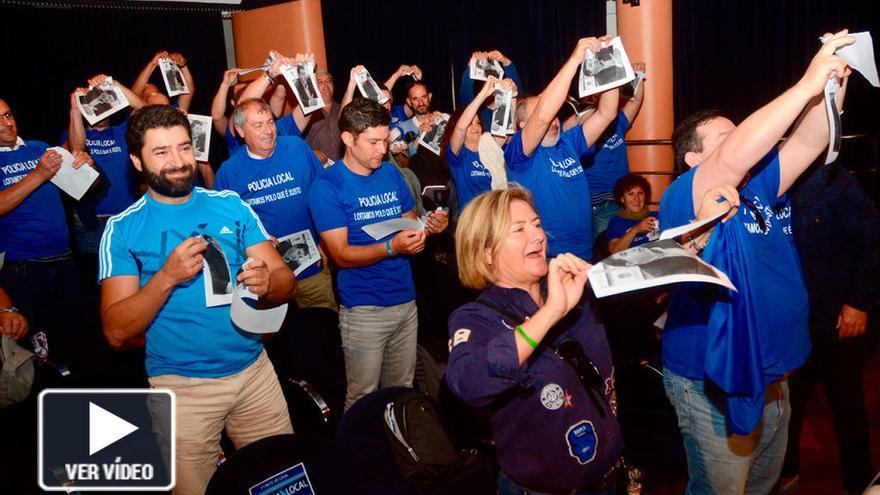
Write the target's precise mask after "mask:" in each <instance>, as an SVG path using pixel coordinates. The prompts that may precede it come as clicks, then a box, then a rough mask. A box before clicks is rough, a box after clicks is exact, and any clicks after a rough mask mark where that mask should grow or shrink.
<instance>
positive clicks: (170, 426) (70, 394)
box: [37, 389, 175, 492]
mask: <svg viewBox="0 0 880 495" xmlns="http://www.w3.org/2000/svg"><path fill="white" fill-rule="evenodd" d="M37 411H38V415H39V420H38V421H39V423H38V424H39V428H38V430H37V442H38V446H37V453H38V457H37V463H38V467H37V472H38V480H37V481H38V483H39V485H40V487H41V488H43V489H44V490H48V491H70V490H83V491H88V490H103V491H119V492H122V491H132V490H135V491H142V490H169V489H171V488H172V487H173V486H174V474H175V473H174V441H173V439H174V437H175V424H174V423H175V421H174V394H173V393H172V392H171V391H169V390H157V389H46V390H44V391H43V392H41V393H40V395H39V397H38V400H37Z"/></svg>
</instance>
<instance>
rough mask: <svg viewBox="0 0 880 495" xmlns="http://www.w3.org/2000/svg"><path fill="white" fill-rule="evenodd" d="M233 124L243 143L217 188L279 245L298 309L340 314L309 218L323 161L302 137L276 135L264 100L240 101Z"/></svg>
mask: <svg viewBox="0 0 880 495" xmlns="http://www.w3.org/2000/svg"><path fill="white" fill-rule="evenodd" d="M232 120H233V123H234V125H235V128H236V131H237V132H238V133H239V134H240V135H241V136H244V142H245V145H244V146H242V147H241V148H240V149H239V150H238V151H236V152H235V153H234V154H233V155H232V156H230V157H229V159H228V160H226V161H225V162H223V165H221V166H220V170H219V171H217V176H216V178H215V179H214V187H215V188H216V189H217V190H218V191H219V190H224V189H227V190H230V191H235V192H236V193H238V194H239V196H241V199H243V200H244V201H245V202H246V203H247V204H248V205H250V206H251V208H253V209H254V211H256V212H257V215H259V216H260V220H261V221H262V222H263V225H264V226H265V227H266V230H267V231H268V232H269V234H270V235H272V236H273V237H274V238H275V240H276V241H277V242H279V244H278V246H279V249H281V250H283V251H280V254H282V256H284V258H285V261H286V262H287V263H288V266H289V267H290V268H291V270H293V271H294V274H296V277H297V294H296V302H297V305H298V306H299V307H301V308H311V307H321V308H327V309H330V310H333V311H336V310H337V309H338V308H337V305H336V298H335V297H334V296H333V281H332V279H331V277H330V271H329V269H328V267H327V266H326V263H324V262H323V259H322V258H323V256H322V255H321V251H320V249H321V247H320V243H319V242H318V234H317V232H316V231H315V228H314V226H313V225H312V219H311V217H310V216H309V204H308V197H309V188H310V187H311V186H312V184H313V183H314V181H315V179H317V178H318V176H319V175H320V174H322V173H323V172H324V168H323V167H322V166H321V162H319V161H318V158H317V157H316V156H315V154H314V153H312V150H311V148H309V145H308V144H306V142H305V141H303V140H302V139H300V138H298V137H293V136H285V137H278V135H277V130H276V126H275V120H274V119H273V116H272V111H271V109H270V108H269V105H268V104H267V103H266V102H265V101H263V100H262V99H260V98H251V99H249V100H244V101H242V102H241V103H239V104H238V106H236V107H235V112H234V113H233V115H232Z"/></svg>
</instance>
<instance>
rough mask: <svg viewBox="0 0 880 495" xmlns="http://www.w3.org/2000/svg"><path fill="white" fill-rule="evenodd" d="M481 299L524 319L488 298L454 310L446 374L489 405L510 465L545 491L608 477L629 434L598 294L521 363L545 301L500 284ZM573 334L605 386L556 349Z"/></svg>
mask: <svg viewBox="0 0 880 495" xmlns="http://www.w3.org/2000/svg"><path fill="white" fill-rule="evenodd" d="M480 298H481V299H483V300H487V301H489V302H490V303H494V304H495V305H498V306H500V307H502V308H504V309H505V310H506V311H508V312H510V313H511V314H512V315H513V316H517V317H518V320H519V321H510V319H511V318H510V317H507V316H503V315H502V314H501V313H499V312H497V311H495V310H493V309H490V308H488V307H486V306H485V305H482V304H479V303H470V304H466V305H464V306H462V307H461V308H459V309H458V310H456V311H455V312H454V313H453V314H452V316H451V317H450V318H449V335H450V345H451V346H452V348H451V352H450V356H449V366H448V368H447V369H446V380H447V382H448V383H449V386H450V388H451V389H452V391H453V392H454V393H455V394H456V395H458V396H459V397H460V398H461V399H462V400H463V401H465V402H467V403H469V404H471V405H474V406H488V408H489V410H490V414H491V423H492V437H493V439H494V440H495V444H496V446H497V452H498V462H499V464H500V465H501V469H503V470H504V472H505V473H507V474H508V475H509V476H510V477H511V478H512V479H513V480H514V481H516V482H517V483H519V484H521V485H523V486H526V487H528V488H531V489H533V490H539V491H549V492H566V491H570V490H572V489H575V488H578V487H582V486H586V485H589V484H591V483H595V482H597V481H599V480H600V479H601V478H602V476H603V475H604V474H605V473H606V472H607V471H608V470H609V468H610V467H611V466H612V464H613V463H614V462H615V461H616V460H617V459H618V458H619V457H620V455H621V451H622V449H623V438H622V436H621V433H620V426H619V424H618V422H617V417H616V415H617V404H616V394H615V391H614V377H613V368H612V363H611V352H610V349H609V347H608V340H607V338H606V336H605V329H604V327H603V326H602V324H601V323H599V322H598V321H597V319H596V317H595V314H594V312H593V309H592V308H591V306H590V304H589V301H588V300H587V299H586V298H585V299H584V301H582V304H581V305H579V306H578V307H576V308H575V309H573V310H572V311H571V312H570V313H569V314H568V315H567V316H566V318H565V319H563V320H562V321H561V322H560V323H558V324H557V325H556V326H555V327H554V328H553V329H551V331H550V332H549V333H548V334H547V336H545V338H544V339H543V340H542V342H541V343H540V345H539V346H538V348H537V349H536V350H535V352H534V353H533V354H532V356H531V357H530V358H529V359H528V361H527V362H526V363H525V364H524V365H523V366H519V363H518V357H517V351H516V343H515V341H514V328H515V326H516V325H518V324H520V323H522V322H523V321H525V319H526V317H527V316H530V315H533V314H535V313H536V312H537V311H538V309H539V308H538V305H537V304H536V303H535V301H534V300H533V299H532V298H531V296H529V294H528V293H527V292H526V291H523V290H521V289H505V288H500V287H497V286H494V285H490V286H489V287H488V288H486V290H485V291H483V294H482V295H481V296H480ZM566 337H573V338H574V339H576V340H577V341H578V342H580V344H581V345H582V347H583V349H584V351H585V354H586V356H587V357H588V358H589V359H590V360H591V361H592V362H593V363H594V364H595V366H596V368H597V369H598V371H599V373H600V375H601V378H602V386H601V387H600V388H601V389H602V390H597V391H595V392H592V391H591V392H587V389H586V388H584V386H583V385H582V384H581V382H580V379H579V378H578V376H577V374H576V372H575V371H574V369H573V368H572V367H571V365H570V364H569V363H568V362H566V361H563V360H562V359H561V358H559V357H558V356H557V355H556V354H555V353H554V350H555V348H556V345H557V344H558V342H559V341H560V340H562V339H564V338H566ZM597 405H598V408H601V411H600V410H599V409H598V408H597Z"/></svg>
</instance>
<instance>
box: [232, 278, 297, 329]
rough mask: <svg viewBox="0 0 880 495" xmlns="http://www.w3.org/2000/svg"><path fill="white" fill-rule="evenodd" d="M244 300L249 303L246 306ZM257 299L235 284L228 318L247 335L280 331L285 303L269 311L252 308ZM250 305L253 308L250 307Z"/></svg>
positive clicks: (285, 309)
mask: <svg viewBox="0 0 880 495" xmlns="http://www.w3.org/2000/svg"><path fill="white" fill-rule="evenodd" d="M245 299H247V300H249V301H251V304H248V302H247V301H245ZM258 299H259V297H257V295H256V294H254V293H253V292H251V291H250V289H248V288H247V287H246V286H245V285H244V284H236V286H235V290H233V291H232V303H231V305H230V307H229V318H230V319H232V323H234V324H235V326H236V327H238V328H240V329H242V330H244V331H245V332H249V333H275V332H277V331H278V330H280V329H281V324H282V323H284V317H285V316H287V303H284V304H282V305H281V306H277V307H274V308H269V309H257V308H256V307H254V306H255V305H256V301H257V300H258ZM252 304H253V305H254V306H252Z"/></svg>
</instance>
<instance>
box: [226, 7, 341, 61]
mask: <svg viewBox="0 0 880 495" xmlns="http://www.w3.org/2000/svg"><path fill="white" fill-rule="evenodd" d="M232 34H233V37H234V38H235V60H236V64H237V65H238V66H239V67H256V66H259V65H262V64H263V62H264V61H265V60H266V55H267V54H268V53H269V50H273V49H274V50H278V51H279V52H281V53H283V54H285V55H290V56H293V55H295V54H296V53H314V54H315V62H316V63H317V65H318V67H327V53H326V51H325V50H324V24H323V22H322V20H321V0H298V1H296V2H288V3H282V4H279V5H272V6H269V7H262V8H259V9H253V10H248V11H246V12H239V13H236V14H232Z"/></svg>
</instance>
